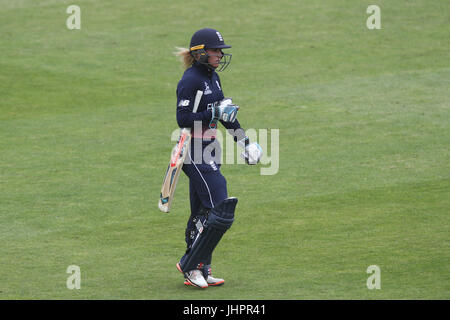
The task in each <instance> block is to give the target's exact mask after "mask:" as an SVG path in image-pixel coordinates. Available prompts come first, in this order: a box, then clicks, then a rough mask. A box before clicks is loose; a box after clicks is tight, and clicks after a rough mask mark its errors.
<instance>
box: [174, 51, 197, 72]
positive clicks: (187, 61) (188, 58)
mask: <svg viewBox="0 0 450 320" xmlns="http://www.w3.org/2000/svg"><path fill="white" fill-rule="evenodd" d="M175 49H176V50H177V51H176V52H174V54H175V55H176V56H178V57H179V58H180V61H181V62H182V63H183V66H184V68H185V69H187V68H189V67H190V66H192V64H193V63H194V62H195V60H194V57H193V56H192V55H191V52H190V51H189V49H186V48H180V47H175Z"/></svg>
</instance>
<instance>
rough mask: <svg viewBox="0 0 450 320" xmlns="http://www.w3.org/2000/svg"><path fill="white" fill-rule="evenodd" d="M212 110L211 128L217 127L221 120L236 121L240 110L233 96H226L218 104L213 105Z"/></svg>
mask: <svg viewBox="0 0 450 320" xmlns="http://www.w3.org/2000/svg"><path fill="white" fill-rule="evenodd" d="M211 110H212V117H211V122H210V123H209V128H210V129H215V128H216V127H217V121H219V120H223V121H225V122H234V121H235V120H236V116H237V113H238V111H239V106H238V105H235V104H234V103H233V101H232V100H231V98H225V99H223V100H222V101H220V103H219V104H218V105H217V106H213V107H212V109H211Z"/></svg>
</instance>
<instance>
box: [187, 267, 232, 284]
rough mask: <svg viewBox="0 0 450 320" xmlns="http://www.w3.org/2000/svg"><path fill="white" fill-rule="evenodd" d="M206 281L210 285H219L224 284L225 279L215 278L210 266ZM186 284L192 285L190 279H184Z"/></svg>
mask: <svg viewBox="0 0 450 320" xmlns="http://www.w3.org/2000/svg"><path fill="white" fill-rule="evenodd" d="M206 282H207V283H208V286H213V287H214V286H215V287H218V286H221V285H223V284H224V283H225V280H224V279H220V278H214V277H213V276H212V274H211V268H208V276H207V277H206ZM184 284H185V285H187V286H190V283H189V282H188V281H184Z"/></svg>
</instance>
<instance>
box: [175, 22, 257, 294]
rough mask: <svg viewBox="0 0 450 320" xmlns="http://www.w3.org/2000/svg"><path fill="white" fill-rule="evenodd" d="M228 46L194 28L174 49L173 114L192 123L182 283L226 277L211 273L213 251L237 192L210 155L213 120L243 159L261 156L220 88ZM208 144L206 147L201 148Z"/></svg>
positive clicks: (204, 283) (214, 148)
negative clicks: (177, 71) (180, 67)
mask: <svg viewBox="0 0 450 320" xmlns="http://www.w3.org/2000/svg"><path fill="white" fill-rule="evenodd" d="M227 48H231V46H229V45H226V44H225V42H224V40H223V37H222V35H221V34H220V32H219V31H217V30H215V29H210V28H205V29H201V30H198V31H197V32H195V33H194V35H193V36H192V38H191V41H190V46H189V49H183V48H178V53H177V55H179V56H180V57H181V58H182V61H183V63H184V66H185V68H186V70H185V72H184V74H183V76H182V78H181V80H180V81H179V82H178V86H177V109H176V110H177V111H176V118H177V122H178V125H179V127H181V128H191V134H192V140H191V147H190V149H189V152H188V154H187V156H186V160H185V163H184V164H183V172H184V173H185V174H186V175H187V176H188V177H189V195H190V209H191V213H190V217H189V219H188V222H187V226H186V231H185V240H186V244H187V249H186V252H185V254H184V255H183V257H182V258H181V259H180V261H179V262H178V263H177V268H178V270H179V271H180V272H181V273H182V274H183V275H184V279H185V280H184V284H185V285H189V286H195V287H200V288H207V287H208V286H219V285H222V284H224V283H225V281H224V280H223V279H219V278H215V277H213V276H212V273H211V260H212V253H213V251H214V248H215V247H216V245H217V244H218V243H219V241H220V240H221V238H222V236H223V234H224V233H225V232H226V231H227V230H228V229H229V228H230V227H231V224H232V223H233V221H234V211H235V207H236V204H237V198H235V197H228V194H227V185H226V180H225V177H224V176H223V175H222V173H221V172H220V166H221V164H220V161H217V160H216V157H215V155H216V153H217V152H220V146H218V142H217V141H216V140H215V130H216V128H217V123H218V122H220V123H222V125H223V126H224V127H225V128H226V129H228V132H229V133H230V134H232V135H233V138H234V141H235V142H237V143H238V145H240V146H242V147H243V153H242V156H243V157H244V158H245V159H246V163H247V164H256V163H258V162H259V160H260V158H261V156H262V149H261V147H260V146H259V144H258V143H256V142H253V143H250V141H249V139H248V137H247V136H246V135H245V131H244V130H243V129H242V128H241V126H240V124H239V121H238V120H237V119H236V115H237V112H238V110H239V106H237V105H236V104H234V103H233V102H232V100H231V99H230V98H225V97H224V95H223V92H222V84H221V82H220V78H219V76H218V74H217V72H216V71H223V70H225V68H226V67H227V66H228V65H229V64H230V62H231V54H225V53H224V52H223V49H227ZM208 148H209V149H210V151H209V152H205V151H208ZM194 155H195V156H194ZM197 155H200V157H198V156H197ZM205 155H210V157H207V156H205ZM199 158H200V159H199ZM207 158H208V159H207Z"/></svg>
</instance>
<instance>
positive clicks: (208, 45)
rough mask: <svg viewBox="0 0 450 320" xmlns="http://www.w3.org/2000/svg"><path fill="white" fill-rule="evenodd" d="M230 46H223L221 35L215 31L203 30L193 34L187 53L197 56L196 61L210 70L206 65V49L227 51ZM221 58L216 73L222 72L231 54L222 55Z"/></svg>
mask: <svg viewBox="0 0 450 320" xmlns="http://www.w3.org/2000/svg"><path fill="white" fill-rule="evenodd" d="M227 48H231V46H229V45H227V44H225V41H224V40H223V37H222V35H221V34H220V32H219V31H217V30H216V29H211V28H204V29H200V30H198V31H197V32H195V33H194V35H193V36H192V38H191V43H190V45H189V51H190V52H191V55H193V56H194V57H195V56H197V57H198V58H197V61H198V62H199V63H201V64H204V65H207V66H208V67H210V68H212V67H211V65H210V64H209V63H208V59H209V55H208V53H207V52H206V50H207V49H221V51H222V49H227ZM222 54H223V57H222V59H221V60H220V62H219V66H220V67H219V68H218V70H217V71H223V70H225V68H226V67H228V65H229V64H230V62H231V54H229V53H223V52H222Z"/></svg>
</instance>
